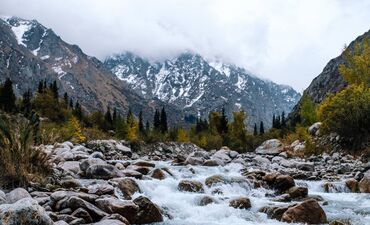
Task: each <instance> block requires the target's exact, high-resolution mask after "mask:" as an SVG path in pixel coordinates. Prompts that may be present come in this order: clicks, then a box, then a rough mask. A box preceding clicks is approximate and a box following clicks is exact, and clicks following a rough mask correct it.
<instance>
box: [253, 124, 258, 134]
mask: <svg viewBox="0 0 370 225" xmlns="http://www.w3.org/2000/svg"><path fill="white" fill-rule="evenodd" d="M257 134H258V130H257V124H256V123H254V129H253V135H254V136H256V135H257Z"/></svg>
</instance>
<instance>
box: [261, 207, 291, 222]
mask: <svg viewBox="0 0 370 225" xmlns="http://www.w3.org/2000/svg"><path fill="white" fill-rule="evenodd" d="M288 208H289V207H288V206H281V207H279V206H265V207H263V208H261V209H260V210H259V211H260V212H263V213H266V214H267V217H268V218H270V219H275V220H281V217H282V216H283V214H284V213H285V212H286V211H287V210H288Z"/></svg>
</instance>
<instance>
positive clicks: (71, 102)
mask: <svg viewBox="0 0 370 225" xmlns="http://www.w3.org/2000/svg"><path fill="white" fill-rule="evenodd" d="M69 108H70V109H72V110H73V99H72V98H70V99H69Z"/></svg>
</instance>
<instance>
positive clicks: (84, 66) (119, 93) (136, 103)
mask: <svg viewBox="0 0 370 225" xmlns="http://www.w3.org/2000/svg"><path fill="white" fill-rule="evenodd" d="M0 74H1V76H0V79H1V81H3V80H4V79H5V78H6V77H10V78H11V79H12V81H13V83H14V84H15V91H16V93H17V94H18V95H20V94H22V93H23V92H24V91H26V90H27V89H28V88H30V89H31V90H36V88H37V85H38V82H39V81H40V80H42V79H47V80H48V81H49V82H52V81H54V80H57V83H58V85H59V87H60V94H61V95H62V94H63V93H64V92H65V91H66V92H68V94H69V95H70V96H71V97H72V98H73V99H74V101H77V100H78V101H79V102H80V103H81V104H82V106H83V107H84V108H85V109H86V110H87V111H92V110H105V109H106V108H107V106H108V105H109V106H110V107H111V108H113V107H117V108H118V109H119V110H120V111H121V112H126V111H127V110H128V109H129V108H131V109H132V110H133V111H134V112H135V113H136V114H138V112H139V111H140V110H145V111H146V112H147V113H146V115H147V116H148V118H149V115H150V118H151V115H152V113H153V111H154V108H155V107H158V108H159V107H161V106H162V105H163V104H162V103H161V102H160V101H156V100H154V101H152V100H150V99H144V98H142V97H141V96H140V95H138V94H137V93H136V92H135V91H132V89H131V88H129V87H127V85H125V84H124V83H123V82H121V81H120V80H119V79H117V78H116V77H115V76H114V75H113V74H112V73H111V72H110V71H108V70H106V69H105V67H104V66H103V64H102V63H101V62H100V61H99V60H98V59H96V58H94V57H91V56H88V55H86V54H84V53H83V51H82V50H81V49H80V48H79V47H78V46H76V45H70V44H68V43H66V42H64V41H63V40H62V39H61V38H60V37H59V36H58V35H56V34H55V33H54V32H53V30H51V29H48V28H46V27H44V26H43V25H42V24H40V23H38V22H37V21H36V20H24V19H20V18H16V17H2V18H1V19H0ZM168 107H170V108H171V106H168ZM171 110H172V111H174V112H177V111H176V109H175V108H174V107H172V108H171ZM173 115H174V116H173V117H174V119H180V117H176V115H177V114H176V113H174V114H173Z"/></svg>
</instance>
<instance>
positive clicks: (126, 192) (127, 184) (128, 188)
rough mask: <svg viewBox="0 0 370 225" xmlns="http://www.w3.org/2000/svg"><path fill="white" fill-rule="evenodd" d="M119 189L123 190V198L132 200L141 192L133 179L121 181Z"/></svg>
mask: <svg viewBox="0 0 370 225" xmlns="http://www.w3.org/2000/svg"><path fill="white" fill-rule="evenodd" d="M118 188H119V189H120V190H121V192H122V194H123V197H124V198H125V199H128V200H130V199H131V198H132V195H133V194H134V193H135V192H141V191H140V188H139V185H138V184H137V183H136V181H135V180H133V179H131V178H124V179H120V180H119V182H118Z"/></svg>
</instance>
